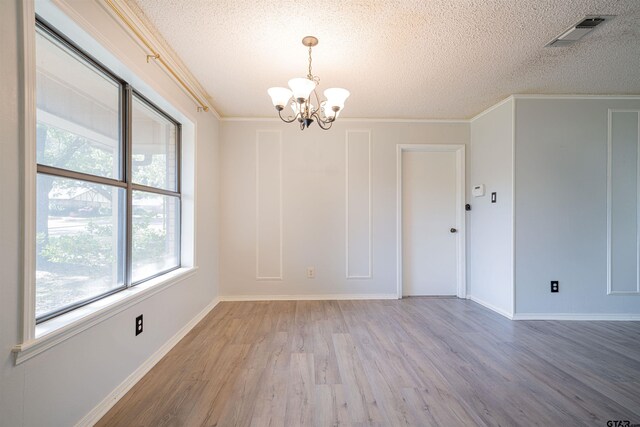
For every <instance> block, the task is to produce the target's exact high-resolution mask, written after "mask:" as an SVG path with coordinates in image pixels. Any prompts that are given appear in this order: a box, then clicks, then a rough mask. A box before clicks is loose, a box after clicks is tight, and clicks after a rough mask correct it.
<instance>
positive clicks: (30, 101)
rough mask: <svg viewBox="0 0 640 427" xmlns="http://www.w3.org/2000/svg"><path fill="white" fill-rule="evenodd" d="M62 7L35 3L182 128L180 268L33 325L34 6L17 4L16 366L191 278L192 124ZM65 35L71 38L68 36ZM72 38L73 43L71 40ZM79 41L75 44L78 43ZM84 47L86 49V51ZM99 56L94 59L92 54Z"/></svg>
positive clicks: (92, 30) (48, 18)
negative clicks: (18, 293)
mask: <svg viewBox="0 0 640 427" xmlns="http://www.w3.org/2000/svg"><path fill="white" fill-rule="evenodd" d="M62 6H63V4H59V3H57V2H56V4H55V5H54V4H53V3H52V2H44V1H41V2H39V4H38V13H39V14H40V15H41V16H42V17H43V18H44V19H45V20H46V21H47V22H49V23H51V24H52V25H53V26H54V27H55V28H57V29H58V30H60V31H62V32H64V33H65V35H66V36H68V37H69V38H70V39H72V40H73V41H74V43H77V44H78V45H79V46H80V47H81V48H83V49H85V50H86V51H88V52H90V54H91V55H93V56H95V57H97V59H98V60H99V61H100V62H102V63H104V64H105V65H106V66H107V67H109V68H110V69H112V70H113V71H114V72H115V73H117V74H118V75H120V76H122V77H123V78H124V79H126V80H127V81H128V82H130V83H131V84H134V85H135V86H136V87H137V88H138V90H139V92H140V93H141V94H142V95H143V96H144V97H146V98H148V99H149V100H151V101H152V102H153V103H154V104H155V105H157V106H158V108H160V109H162V110H163V111H166V112H167V113H168V114H170V115H171V116H172V117H174V118H175V119H176V120H178V121H179V122H180V123H181V124H182V153H181V165H180V168H179V169H180V174H181V176H180V180H181V185H182V188H181V193H182V203H181V236H180V254H181V267H180V268H178V269H176V270H172V271H170V272H168V273H167V274H164V275H161V276H158V277H155V278H153V279H150V280H148V281H145V282H143V283H141V284H139V285H136V286H133V287H129V288H127V289H126V290H123V291H121V292H118V293H115V294H113V295H110V296H108V297H105V298H103V299H100V300H97V301H95V302H92V303H90V304H88V305H85V306H82V307H79V308H78V309H76V310H73V311H70V312H68V313H65V314H63V315H60V316H58V317H55V318H53V319H51V320H48V321H45V322H42V323H40V324H38V325H36V318H35V283H36V281H35V271H36V270H35V267H36V248H35V235H36V233H35V230H36V177H37V163H36V85H35V82H36V69H35V67H36V59H35V36H36V18H35V17H36V7H35V5H34V0H25V1H23V2H21V8H22V10H21V16H20V18H21V20H22V22H21V23H22V25H21V34H19V37H21V38H22V51H23V55H22V64H20V65H21V68H22V76H23V79H22V81H21V87H20V88H19V89H20V91H21V95H22V100H23V103H22V105H21V119H22V123H21V124H20V127H21V131H22V138H21V140H22V141H21V142H22V147H23V153H22V154H23V160H24V163H23V173H22V182H21V183H20V184H21V185H20V186H21V194H22V210H23V212H22V213H23V215H22V218H23V222H22V223H21V232H22V235H23V242H22V244H23V246H22V248H21V249H22V250H21V255H22V284H23V286H22V301H23V303H22V328H21V335H22V339H21V342H20V343H19V344H17V345H16V346H15V347H14V348H13V353H14V360H15V363H16V364H20V363H23V362H24V361H26V360H29V359H31V358H32V357H34V356H37V355H38V354H40V353H42V352H44V351H46V350H47V349H49V348H51V347H54V346H55V345H57V344H59V343H61V342H64V341H66V340H67V339H69V338H71V337H72V336H74V335H76V334H78V333H80V332H82V331H85V330H87V329H89V328H91V327H93V326H94V325H96V324H98V323H101V322H103V321H104V320H106V319H108V318H110V317H112V316H114V315H116V314H118V313H120V312H122V311H124V310H126V309H127V308H129V307H132V306H134V305H136V304H138V303H140V302H141V301H143V300H145V299H147V298H149V297H151V296H153V295H155V294H156V293H158V292H161V291H163V290H164V289H166V288H168V287H171V286H173V285H175V284H177V283H180V282H182V281H184V280H186V279H188V278H190V277H192V276H194V275H195V274H196V272H197V264H196V253H195V246H196V236H195V229H194V224H195V200H196V188H195V158H196V145H195V124H194V123H193V121H192V120H191V119H190V118H189V116H188V115H187V114H185V113H184V111H183V110H179V109H177V108H176V107H175V106H174V105H173V104H171V103H169V102H168V101H166V100H165V99H164V98H163V97H162V96H161V95H159V94H158V93H157V92H156V91H155V90H154V89H153V88H152V87H151V86H150V85H149V84H148V83H146V82H145V81H144V80H142V79H141V78H140V77H138V76H137V75H136V74H135V73H134V72H132V71H131V69H130V67H129V66H127V65H126V64H125V63H124V62H123V60H121V59H119V58H118V57H117V56H116V54H115V53H114V52H113V51H110V50H107V49H106V48H105V47H104V46H109V43H108V39H106V38H105V37H104V36H102V35H101V34H99V33H97V30H95V28H93V27H92V26H91V25H90V23H88V22H86V21H84V22H81V19H79V18H80V17H79V16H77V15H74V14H73V13H72V10H61V9H62ZM67 30H69V32H71V33H73V34H68V32H67ZM75 36H77V37H75ZM79 39H81V40H79ZM87 46H89V48H87ZM93 48H95V49H96V50H98V51H99V54H97V53H96V51H94V49H93Z"/></svg>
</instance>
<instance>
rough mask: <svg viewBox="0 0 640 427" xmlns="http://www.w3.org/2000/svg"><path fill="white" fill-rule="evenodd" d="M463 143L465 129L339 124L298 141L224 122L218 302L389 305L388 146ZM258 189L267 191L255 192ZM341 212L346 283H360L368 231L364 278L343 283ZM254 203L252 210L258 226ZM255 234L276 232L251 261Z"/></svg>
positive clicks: (391, 150) (392, 177)
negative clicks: (371, 299)
mask: <svg viewBox="0 0 640 427" xmlns="http://www.w3.org/2000/svg"><path fill="white" fill-rule="evenodd" d="M265 102H267V101H266V100H265ZM274 114H275V111H274ZM264 131H271V132H264ZM273 131H275V133H274V132H273ZM347 135H349V136H348V137H347ZM369 135H370V145H368V141H369ZM258 138H259V139H260V141H261V142H260V144H261V145H260V146H262V147H265V150H261V151H260V155H259V157H257V156H256V140H257V139H258ZM279 141H281V142H279ZM468 142H469V124H468V123H428V122H426V123H415V122H413V123H393V122H383V121H380V122H369V121H362V122H355V121H347V120H343V121H338V122H337V123H336V124H335V125H334V127H333V129H331V130H330V131H329V132H325V131H322V130H320V129H318V127H317V126H316V125H313V127H312V128H310V129H307V130H304V131H300V129H299V128H297V126H296V125H295V124H289V125H287V124H284V123H281V122H278V121H223V122H222V126H221V143H222V148H221V163H222V166H221V168H222V169H221V171H222V178H221V179H222V194H221V198H222V202H221V207H222V211H221V233H222V241H221V247H222V248H224V250H223V251H222V253H221V256H222V259H221V285H220V286H221V295H222V296H229V297H251V296H268V297H274V296H306V297H310V296H349V295H351V296H367V295H369V296H387V297H395V295H396V273H397V269H396V145H397V144H412V143H422V144H424V143H427V144H467V143H468ZM280 144H281V159H282V163H281V165H282V181H281V183H282V193H281V195H280V192H279V190H278V189H279V183H280V181H279V177H278V173H279V170H280V165H279V163H278V162H279V161H278V156H267V155H266V154H265V153H267V152H272V151H273V150H279V148H278V147H280ZM347 144H348V145H347ZM347 147H349V152H350V157H349V168H347V167H346V164H347V155H346V152H347ZM368 147H370V150H371V151H370V159H371V161H370V176H371V181H370V183H371V212H370V211H369V208H368V201H369V195H368V185H367V184H368V182H369V167H368V164H367V162H366V161H363V158H365V157H366V156H367V152H368V150H367V148H368ZM256 159H259V165H258V166H259V170H258V173H260V176H261V180H260V182H261V187H260V188H261V192H260V194H259V196H260V197H259V198H258V199H256V173H257V172H256ZM347 172H348V175H349V182H350V185H349V187H350V190H349V198H348V200H347V197H346V190H345V188H346V176H347ZM265 180H268V181H269V183H268V184H264V181H265ZM280 200H281V203H282V210H281V211H280V210H279V205H280ZM270 201H271V203H269V202H270ZM347 202H348V203H349V224H350V225H349V232H348V236H349V260H350V262H349V275H350V276H362V275H365V276H366V275H367V273H368V267H369V243H368V240H369V239H368V238H369V229H368V227H367V225H368V223H369V222H368V221H369V217H370V218H371V219H372V227H371V231H372V234H371V241H372V248H371V263H370V266H371V272H372V275H371V278H366V279H361V278H350V279H347V278H346V276H347V271H346V270H347V262H346V254H347V248H346V246H347V245H346V235H347V226H346V223H347V221H346V205H347ZM257 203H258V204H259V205H260V215H258V216H257V215H256V204H257ZM280 213H281V218H282V228H281V230H282V258H281V259H282V269H281V270H280V266H279V263H280V239H279V235H280V225H279V224H280ZM256 224H259V228H260V230H267V229H273V228H274V227H275V229H276V232H275V233H272V234H265V233H263V231H261V232H260V236H261V238H260V240H259V241H258V248H259V251H260V257H259V259H258V260H256V247H257V246H256V243H257V242H256V228H257V227H256ZM256 261H258V263H257V262H256ZM256 264H258V267H259V268H260V269H261V274H260V276H272V275H273V274H277V273H279V272H281V273H282V280H258V279H256V276H257V275H256V267H257V265H256ZM308 266H313V267H315V269H316V278H315V279H307V278H306V268H307V267H308ZM262 271H264V272H265V273H262Z"/></svg>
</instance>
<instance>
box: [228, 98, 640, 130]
mask: <svg viewBox="0 0 640 427" xmlns="http://www.w3.org/2000/svg"><path fill="white" fill-rule="evenodd" d="M512 99H513V100H515V99H640V94H638V95H571V94H559V95H553V94H550V95H543V94H512V95H509V96H507V97H506V98H504V99H502V100H501V101H499V102H497V103H496V104H493V105H492V106H490V107H489V108H487V109H485V110H482V111H481V112H480V113H478V114H476V115H475V116H472V117H471V118H470V119H402V118H396V119H393V118H375V117H361V118H357V117H353V118H352V117H341V118H340V120H339V122H340V123H349V122H371V123H471V122H473V121H474V120H476V119H479V118H480V117H482V116H484V115H485V114H487V113H490V112H491V111H493V110H495V109H496V108H498V107H500V106H501V105H502V104H504V103H506V102H508V101H510V100H512ZM219 120H220V121H222V122H273V123H278V122H281V120H280V119H279V118H278V117H220V118H219ZM336 123H337V122H336Z"/></svg>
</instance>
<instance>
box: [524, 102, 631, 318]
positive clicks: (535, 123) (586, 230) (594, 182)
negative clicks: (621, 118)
mask: <svg viewBox="0 0 640 427" xmlns="http://www.w3.org/2000/svg"><path fill="white" fill-rule="evenodd" d="M609 108H621V109H623V108H633V109H638V108H640V99H636V100H633V99H628V100H616V99H597V98H595V99H517V100H516V179H515V182H516V213H515V222H516V250H515V253H516V286H517V287H516V313H517V314H518V315H526V314H560V315H562V314H577V315H580V314H594V315H597V314H635V315H637V314H638V313H640V296H638V295H633V296H625V295H607V277H606V276H607V188H606V185H607V128H608V126H607V122H608V119H607V110H608V109H609ZM551 280H559V281H560V292H559V293H557V294H555V293H554V294H552V293H550V290H549V282H550V281H551Z"/></svg>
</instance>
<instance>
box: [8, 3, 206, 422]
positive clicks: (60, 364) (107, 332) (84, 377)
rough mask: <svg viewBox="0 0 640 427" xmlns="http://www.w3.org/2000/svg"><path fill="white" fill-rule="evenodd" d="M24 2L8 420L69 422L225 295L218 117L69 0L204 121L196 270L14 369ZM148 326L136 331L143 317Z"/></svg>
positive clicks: (105, 21) (91, 6) (13, 135)
mask: <svg viewBox="0 0 640 427" xmlns="http://www.w3.org/2000/svg"><path fill="white" fill-rule="evenodd" d="M20 3H21V2H20V1H19V0H4V1H1V2H0V32H1V33H0V34H1V36H0V39H1V40H2V61H0V71H1V75H2V78H3V84H2V85H0V99H2V103H1V104H0V129H2V138H0V186H1V194H2V198H3V200H2V204H0V242H1V247H0V271H2V282H1V286H0V349H1V352H0V354H1V355H2V356H1V359H0V425H1V426H7V427H9V426H11V427H14V426H22V425H25V426H70V425H74V424H75V423H76V422H77V421H78V420H80V419H81V418H82V417H83V416H85V414H87V413H88V412H89V411H90V410H91V409H93V408H94V406H95V405H97V404H98V403H99V402H100V401H101V400H102V399H103V398H104V397H105V396H107V395H108V394H109V393H110V392H111V391H112V390H113V389H114V388H115V387H116V386H118V385H119V384H120V383H121V382H122V381H123V380H124V379H125V378H127V376H129V375H130V374H131V373H132V372H134V371H135V370H136V368H138V367H139V366H140V365H141V364H142V363H143V362H144V361H145V360H147V359H148V358H149V357H150V356H151V355H152V354H153V353H154V352H156V351H157V350H158V349H159V348H160V347H161V346H162V345H163V344H164V343H165V342H167V340H168V339H169V338H171V337H172V336H173V335H174V334H176V332H178V331H179V330H180V329H181V328H182V327H183V326H184V325H186V324H187V323H188V322H189V321H190V320H191V319H192V318H194V316H196V315H197V314H198V313H200V312H201V311H202V310H203V309H204V308H205V307H206V306H207V305H208V304H209V303H210V302H211V301H213V300H214V299H215V297H216V296H217V292H218V275H217V272H218V266H217V259H218V244H217V242H218V241H219V237H218V227H217V224H218V218H217V212H218V210H219V206H218V123H217V121H216V120H215V118H214V117H213V116H212V115H210V114H204V113H202V114H198V113H196V112H195V105H194V103H193V101H191V100H190V99H189V98H188V97H186V95H184V94H183V92H182V91H181V90H180V89H179V88H178V87H177V86H176V85H175V84H174V83H173V82H172V81H171V80H170V79H169V78H168V77H167V76H166V74H165V73H164V72H163V71H161V69H159V68H158V67H157V66H156V65H153V64H146V61H145V56H144V52H143V51H142V50H141V49H140V48H139V47H138V46H137V45H135V44H134V43H133V41H132V40H131V38H130V37H129V36H127V35H126V34H125V33H124V31H123V30H121V28H120V27H119V26H118V25H117V24H116V23H115V21H113V20H112V19H111V18H110V17H109V16H108V15H107V14H106V12H105V10H104V9H103V8H102V6H100V5H99V4H98V3H97V2H88V1H82V0H74V1H69V4H70V5H71V7H72V9H73V10H74V11H77V12H79V13H80V14H81V16H83V17H84V18H85V19H86V20H87V22H89V23H90V27H91V28H90V31H91V32H93V33H95V34H98V35H101V37H104V38H105V39H108V40H109V41H110V42H109V43H110V44H111V45H112V46H113V47H115V48H116V50H117V52H115V53H116V54H117V55H118V57H119V58H120V59H121V60H122V62H123V63H125V64H126V65H127V66H128V67H129V68H130V69H131V70H133V71H134V72H135V73H136V74H138V75H139V77H141V78H143V79H144V80H145V81H146V82H147V83H148V84H149V86H150V87H151V88H153V89H154V90H156V91H157V93H158V94H159V95H160V96H162V97H163V98H165V99H166V100H167V101H169V102H170V103H171V104H173V105H174V106H175V107H176V108H177V109H179V110H180V111H182V112H184V114H185V115H186V116H187V117H188V118H189V119H190V120H191V121H192V122H193V123H195V124H196V145H197V146H196V149H197V156H196V159H197V160H196V174H197V175H196V186H197V194H196V197H197V199H196V212H195V217H196V234H197V243H196V250H197V264H198V266H199V270H198V271H197V273H196V275H195V276H193V277H191V278H190V279H187V280H185V281H183V282H181V283H179V284H176V285H174V286H172V287H170V288H168V289H166V290H165V291H162V292H160V293H158V294H155V295H153V296H152V297H150V298H148V299H146V300H144V301H142V302H140V303H139V304H137V305H135V306H133V307H131V308H129V309H127V310H125V311H123V312H121V313H119V314H117V315H115V316H113V317H111V318H109V319H107V320H105V321H104V322H102V323H100V324H98V325H96V326H94V327H92V328H90V329H88V330H86V331H84V332H81V333H79V334H78V335H75V336H73V337H72V338H70V339H68V340H67V341H65V342H63V343H61V344H58V345H56V346H55V347H54V348H52V349H50V350H47V351H45V352H44V353H42V354H39V355H37V356H35V357H34V358H32V359H29V360H27V361H25V362H24V363H22V364H20V365H18V366H14V363H13V356H12V353H11V349H12V347H13V346H14V345H16V344H18V343H19V342H20V339H21V337H20V333H19V331H20V330H21V321H22V314H21V307H22V301H21V296H20V295H21V289H22V281H21V277H20V258H19V254H20V253H21V250H22V249H21V240H22V234H21V231H20V224H21V219H20V218H21V193H20V190H19V188H18V186H17V183H18V182H20V180H21V179H20V177H21V173H22V168H21V167H20V165H21V154H20V151H21V150H20V144H21V139H20V138H21V137H20V131H19V127H18V126H19V119H20V117H19V115H18V112H19V111H20V103H21V100H20V97H19V90H18V88H19V81H20V76H21V74H22V71H21V70H20V68H19V67H20V65H19V64H20V61H19V60H18V59H19V55H20V52H21V47H20V46H19V44H20V38H19V37H17V35H18V34H19V28H18V23H19V22H20V20H19V19H18V16H19V13H20V12H19V6H18V5H19V4H20ZM141 313H142V314H144V316H145V331H144V333H143V334H142V335H140V336H138V337H137V338H136V337H134V335H133V325H134V319H135V316H137V315H138V314H141Z"/></svg>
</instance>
